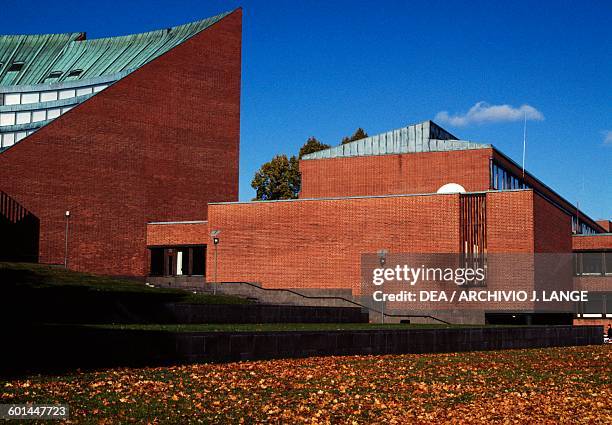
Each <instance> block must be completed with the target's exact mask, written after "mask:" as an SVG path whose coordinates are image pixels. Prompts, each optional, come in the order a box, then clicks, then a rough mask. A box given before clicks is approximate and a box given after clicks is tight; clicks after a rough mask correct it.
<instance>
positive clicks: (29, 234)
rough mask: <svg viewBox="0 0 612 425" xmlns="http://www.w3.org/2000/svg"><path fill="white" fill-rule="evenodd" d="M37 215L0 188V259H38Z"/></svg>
mask: <svg viewBox="0 0 612 425" xmlns="http://www.w3.org/2000/svg"><path fill="white" fill-rule="evenodd" d="M39 231H40V222H39V220H38V217H36V216H35V215H34V214H32V213H31V212H30V211H28V210H27V209H26V208H24V207H23V206H22V205H21V204H20V203H19V202H17V201H16V200H14V199H13V198H11V197H10V196H9V195H8V194H6V193H5V192H3V191H1V190H0V235H1V236H2V237H1V238H0V261H28V262H36V261H38V239H39Z"/></svg>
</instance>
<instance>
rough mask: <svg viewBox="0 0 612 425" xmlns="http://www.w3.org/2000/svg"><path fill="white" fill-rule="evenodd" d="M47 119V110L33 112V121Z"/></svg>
mask: <svg viewBox="0 0 612 425" xmlns="http://www.w3.org/2000/svg"><path fill="white" fill-rule="evenodd" d="M46 119H47V111H45V110H42V111H34V112H32V122H39V121H44V120H46Z"/></svg>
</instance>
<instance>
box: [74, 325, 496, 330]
mask: <svg viewBox="0 0 612 425" xmlns="http://www.w3.org/2000/svg"><path fill="white" fill-rule="evenodd" d="M82 326H87V327H94V328H99V329H127V330H145V331H161V332H278V331H323V330H324V331H333V330H337V331H356V330H378V329H380V330H390V329H394V330H396V329H450V328H461V327H463V328H476V327H485V325H445V324H431V325H430V324H400V323H388V324H380V323H258V324H212V323H211V324H208V323H207V324H179V325H175V324H100V325H95V324H92V325H82ZM486 327H494V326H491V325H486Z"/></svg>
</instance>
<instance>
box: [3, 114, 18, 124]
mask: <svg viewBox="0 0 612 425" xmlns="http://www.w3.org/2000/svg"><path fill="white" fill-rule="evenodd" d="M0 125H15V113H14V112H7V113H4V114H0Z"/></svg>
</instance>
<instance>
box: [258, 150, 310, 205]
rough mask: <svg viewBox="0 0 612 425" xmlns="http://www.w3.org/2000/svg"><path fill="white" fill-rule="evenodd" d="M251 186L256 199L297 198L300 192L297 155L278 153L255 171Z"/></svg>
mask: <svg viewBox="0 0 612 425" xmlns="http://www.w3.org/2000/svg"><path fill="white" fill-rule="evenodd" d="M251 186H252V187H253V189H255V191H256V193H257V195H256V196H255V198H254V200H260V201H269V200H275V199H295V198H297V196H298V193H299V192H300V172H299V168H298V159H297V158H296V157H295V156H292V157H291V158H287V155H276V156H275V157H274V158H272V160H271V161H270V162H266V163H265V164H263V165H262V166H261V168H260V169H259V171H257V172H256V173H255V177H253V181H252V182H251Z"/></svg>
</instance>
